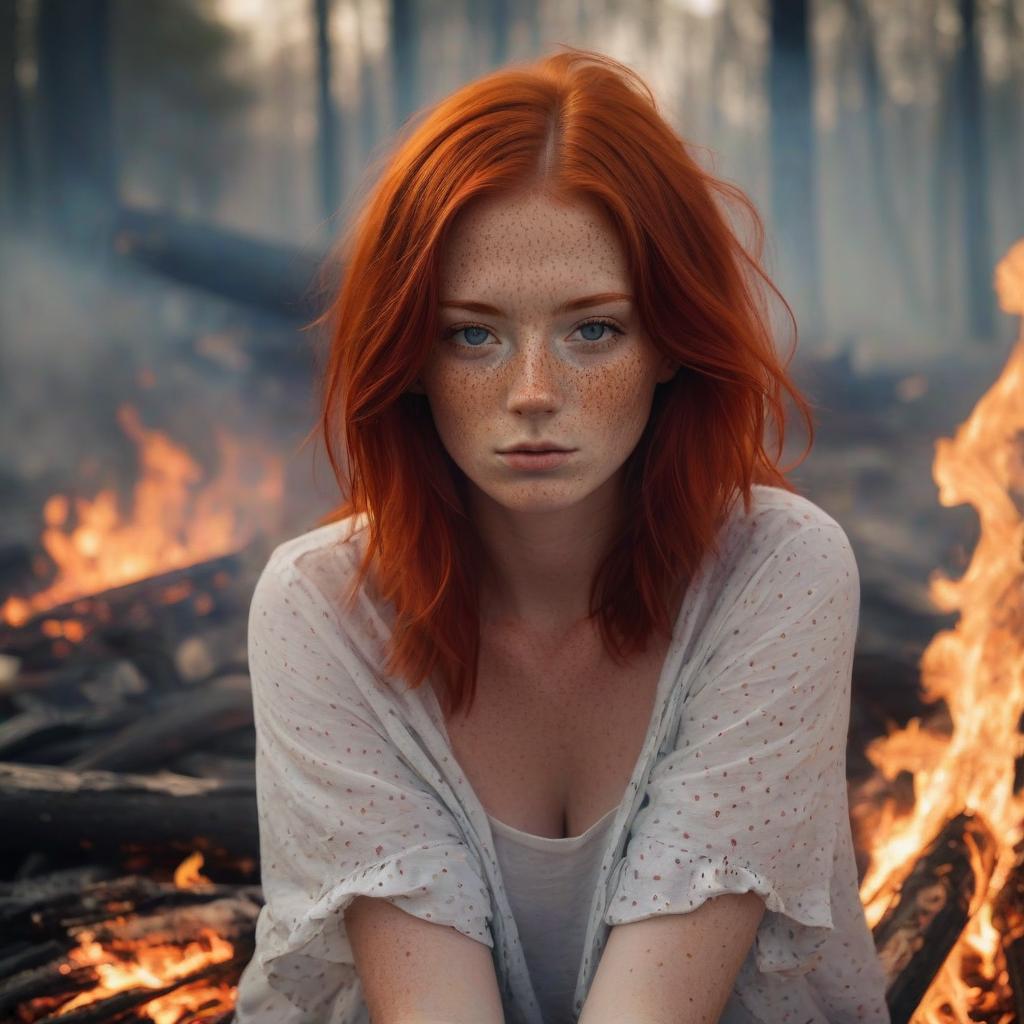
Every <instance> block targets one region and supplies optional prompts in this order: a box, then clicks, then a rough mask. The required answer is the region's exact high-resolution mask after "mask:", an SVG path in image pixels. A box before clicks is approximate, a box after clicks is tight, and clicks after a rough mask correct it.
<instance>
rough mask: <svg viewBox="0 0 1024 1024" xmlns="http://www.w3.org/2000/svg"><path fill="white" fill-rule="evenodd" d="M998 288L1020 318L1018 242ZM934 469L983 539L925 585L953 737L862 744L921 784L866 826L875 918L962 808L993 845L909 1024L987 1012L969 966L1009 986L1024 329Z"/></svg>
mask: <svg viewBox="0 0 1024 1024" xmlns="http://www.w3.org/2000/svg"><path fill="white" fill-rule="evenodd" d="M996 290H997V293H998V295H999V299H1000V304H1001V306H1002V308H1003V310H1004V311H1005V312H1008V313H1016V314H1024V241H1021V242H1018V243H1017V244H1016V245H1015V246H1014V247H1013V248H1012V249H1011V250H1010V252H1009V254H1008V255H1007V257H1006V258H1005V259H1004V260H1003V261H1001V263H1000V264H999V268H998V270H997V273H996ZM932 472H933V476H934V479H935V482H936V484H937V485H938V488H939V501H940V502H941V503H942V504H943V505H944V506H946V507H951V506H954V505H960V504H963V503H965V502H968V503H970V504H971V505H973V506H974V508H975V509H976V511H977V514H978V518H979V521H980V525H981V534H980V539H979V541H978V544H977V547H976V548H975V550H974V552H973V556H972V559H971V562H970V564H969V566H968V567H967V569H966V571H965V572H964V574H963V576H962V577H961V578H960V579H959V580H953V579H950V578H948V577H947V576H945V574H943V573H942V572H940V571H936V572H935V573H934V574H933V575H932V577H931V579H930V581H929V592H930V595H931V597H932V600H933V601H934V602H935V604H936V606H937V607H938V608H940V609H941V610H942V611H944V612H953V611H957V612H959V621H958V622H957V624H956V626H955V627H954V628H953V629H951V630H946V631H943V632H941V633H939V634H937V635H936V636H935V637H934V638H933V639H932V641H931V643H930V644H929V645H928V647H927V649H926V650H925V651H924V654H923V655H922V659H921V680H922V690H923V695H924V699H925V701H927V702H928V703H934V702H938V701H944V702H945V704H946V706H947V707H948V709H949V715H950V718H951V720H952V724H953V731H952V734H951V735H946V734H945V733H942V734H938V733H935V732H933V731H932V732H930V731H928V730H927V729H926V728H924V727H922V725H921V723H920V721H919V720H917V719H914V720H912V721H911V722H910V723H909V724H908V726H907V727H906V728H905V729H902V730H896V731H893V732H892V733H890V734H889V735H888V736H885V737H882V738H879V739H878V740H876V741H875V742H873V743H872V744H871V745H870V746H869V749H868V750H867V755H868V757H869V758H870V760H871V762H872V763H873V764H874V765H875V766H876V768H877V769H878V771H879V772H880V773H881V774H882V775H883V776H884V777H885V778H886V779H888V780H893V779H895V778H896V776H897V774H898V773H900V772H901V771H909V772H911V773H912V775H913V779H914V803H913V808H912V810H910V811H909V812H907V813H902V814H899V813H896V812H895V811H894V809H893V806H892V805H891V802H890V804H889V805H888V806H886V807H883V808H881V809H880V810H879V811H877V812H874V813H876V814H877V820H875V821H874V822H873V826H872V828H871V829H870V830H865V831H866V832H869V834H871V835H873V836H874V837H875V845H874V847H873V848H872V849H871V850H870V858H871V859H870V866H869V869H868V871H867V873H866V875H865V877H864V879H863V882H862V885H861V896H862V899H863V902H864V906H865V911H866V914H867V917H868V921H869V923H871V924H872V926H873V925H874V924H876V923H877V922H878V920H879V918H880V917H881V916H882V914H883V912H884V911H885V909H886V905H887V904H888V902H889V899H890V897H891V896H892V895H893V893H894V891H895V890H896V888H897V887H898V886H899V884H900V883H901V882H902V881H903V878H904V876H905V875H906V874H907V872H908V871H909V870H910V868H911V867H912V866H913V864H914V862H915V860H916V859H917V856H918V855H919V853H920V851H921V850H923V849H924V848H925V847H926V846H927V845H928V844H929V842H931V840H932V839H933V838H934V837H935V835H936V834H937V833H938V832H939V831H940V830H941V829H942V827H943V825H945V823H946V822H948V821H950V820H951V819H952V818H954V817H956V816H957V815H958V814H959V813H960V812H962V811H967V812H969V813H971V814H974V815H977V816H978V817H979V818H980V819H981V820H983V822H984V824H985V826H987V828H988V829H989V830H990V831H991V833H992V835H993V836H994V837H995V839H996V843H997V847H998V849H997V852H996V860H995V865H994V869H993V871H992V874H991V877H990V878H989V879H988V881H987V886H986V884H985V881H984V876H981V882H980V887H979V889H978V891H977V892H976V893H975V899H974V903H973V906H972V907H971V911H972V913H971V917H970V921H969V923H968V925H967V927H966V928H965V929H964V931H963V933H962V934H961V937H960V940H959V942H958V943H957V944H956V945H955V946H954V948H953V950H952V952H951V953H950V955H949V957H948V958H947V959H946V961H945V964H944V965H943V967H942V969H941V971H940V973H939V974H938V975H937V976H936V978H935V980H934V982H933V983H932V985H931V987H930V988H929V990H928V992H927V994H926V996H925V998H924V1000H923V1001H922V1002H921V1004H920V1005H919V1007H918V1009H917V1012H916V1013H915V1015H914V1017H913V1018H912V1020H913V1022H914V1024H949V1022H950V1021H957V1022H960V1021H964V1022H966V1021H969V1020H973V1019H977V1018H976V1017H974V1016H972V1015H971V1010H972V1009H974V1010H975V1011H977V1010H979V1009H981V1008H982V1006H981V1004H980V1003H979V1001H978V1000H979V998H980V997H981V995H982V993H981V991H980V990H979V989H978V988H976V987H974V986H972V985H970V984H969V983H968V982H967V981H966V980H965V976H967V975H968V974H970V975H971V976H973V977H975V978H977V977H978V976H979V975H980V976H982V977H984V978H985V979H987V981H988V982H989V990H990V997H991V990H994V989H999V988H1000V986H1003V987H1005V984H1006V977H1007V975H1006V971H1005V968H1004V964H1003V963H1002V962H1001V961H1002V960H1004V959H1005V958H1003V957H1002V954H1001V945H1000V934H999V931H998V930H997V929H996V927H995V926H994V925H993V923H992V909H993V901H994V899H995V896H996V895H997V894H998V893H999V891H1000V889H1001V888H1002V887H1003V885H1004V884H1005V883H1006V881H1007V879H1008V877H1009V876H1010V873H1011V871H1012V870H1013V867H1014V863H1015V861H1016V860H1017V859H1018V856H1019V853H1015V851H1014V845H1015V844H1017V843H1018V842H1020V840H1021V839H1022V838H1024V799H1022V797H1021V796H1019V795H1018V794H1017V793H1015V791H1014V789H1015V764H1014V761H1015V759H1016V758H1018V757H1020V756H1021V755H1024V736H1022V735H1021V733H1020V731H1019V729H1018V725H1019V723H1020V721H1021V715H1022V713H1024V329H1022V331H1021V337H1020V339H1019V340H1018V342H1017V344H1016V346H1015V348H1014V349H1013V351H1012V352H1011V354H1010V357H1009V359H1008V361H1007V363H1006V366H1005V368H1004V370H1003V372H1002V374H1001V375H1000V377H999V379H998V380H997V381H996V382H995V384H994V385H993V386H992V387H991V388H990V390H989V391H988V392H987V393H986V394H985V395H984V396H983V397H982V398H981V400H980V401H979V402H978V403H977V405H976V406H975V408H974V409H973V411H972V412H971V415H970V417H969V418H968V419H967V421H966V422H965V423H964V424H962V425H961V426H960V428H959V429H958V430H957V432H956V436H955V437H954V438H952V439H949V438H942V439H940V440H939V441H938V442H937V443H936V454H935V460H934V463H933V468H932ZM858 810H860V811H862V812H863V808H858ZM986 1005H991V1004H989V1003H987V1004H986ZM1001 1020H1009V1018H1002V1019H1001Z"/></svg>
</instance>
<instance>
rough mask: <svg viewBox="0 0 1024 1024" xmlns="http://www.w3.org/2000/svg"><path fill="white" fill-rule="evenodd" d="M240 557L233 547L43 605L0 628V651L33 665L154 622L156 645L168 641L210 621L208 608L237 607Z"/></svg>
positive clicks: (103, 646) (97, 648) (104, 644)
mask: <svg viewBox="0 0 1024 1024" xmlns="http://www.w3.org/2000/svg"><path fill="white" fill-rule="evenodd" d="M242 561H243V553H242V552H235V553H232V554H229V555H223V556H221V557H220V558H213V559H210V560H209V561H206V562H200V563H198V564H196V565H190V566H186V567H185V568H183V569H175V570H173V571H171V572H165V573H161V574H160V575H157V576H149V577H147V578H146V579H143V580H138V581H136V582H135V583H127V584H125V585H124V586H120V587H113V588H111V589H109V590H105V591H102V592H101V593H98V594H90V595H88V596H85V597H80V598H77V599H76V600H74V601H69V602H67V603H66V604H62V605H58V606H57V607H54V608H49V609H47V610H46V611H45V612H41V613H39V614H37V615H35V616H34V617H33V618H31V619H29V620H28V621H27V622H25V623H23V624H22V625H20V626H8V627H6V628H4V629H3V630H0V651H3V652H4V653H5V654H8V655H12V656H14V657H18V658H21V659H22V660H23V661H24V662H25V663H26V664H27V665H29V666H31V667H32V669H33V670H38V669H40V668H47V667H52V666H56V665H58V664H59V663H60V662H61V661H62V660H63V659H64V658H66V657H67V656H68V655H70V654H71V653H72V652H74V651H77V652H78V653H79V655H82V654H92V655H93V656H99V655H103V654H106V653H107V652H109V651H110V650H111V649H114V650H116V649H117V647H118V643H119V639H120V638H121V637H123V636H124V635H125V634H131V633H141V632H145V631H147V630H152V629H154V628H159V630H160V632H161V636H162V640H163V644H162V645H161V646H163V647H165V649H166V648H167V647H173V644H174V641H175V639H177V637H176V635H175V634H177V633H179V632H184V630H185V629H186V628H187V629H188V630H189V631H191V632H195V631H197V629H198V628H199V626H198V623H199V621H200V620H205V621H207V622H211V623H212V622H216V621H217V616H216V615H214V614H213V609H217V610H218V611H219V612H220V613H221V614H222V615H223V614H225V613H228V612H237V611H238V610H239V609H241V608H242V607H243V604H244V603H246V602H247V600H248V591H247V592H246V594H244V595H243V593H242V591H241V589H240V588H236V587H233V586H232V584H233V583H234V582H235V580H236V578H237V577H238V576H239V575H240V570H241V565H242ZM214 595H216V597H215V596H214Z"/></svg>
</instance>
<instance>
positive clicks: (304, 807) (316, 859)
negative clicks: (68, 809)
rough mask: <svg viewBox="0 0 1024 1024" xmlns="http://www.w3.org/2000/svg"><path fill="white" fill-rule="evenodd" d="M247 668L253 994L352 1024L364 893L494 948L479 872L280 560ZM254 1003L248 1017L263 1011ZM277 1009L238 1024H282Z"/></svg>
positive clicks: (259, 591)
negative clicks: (348, 1010)
mask: <svg viewBox="0 0 1024 1024" xmlns="http://www.w3.org/2000/svg"><path fill="white" fill-rule="evenodd" d="M249 669H250V674H251V677H252V692H253V707H254V718H255V728H256V737H257V752H256V782H257V798H258V808H259V830H260V859H261V871H262V882H263V895H264V900H265V905H264V907H263V909H262V911H261V915H260V920H259V922H258V925H257V932H256V937H257V938H256V950H255V954H254V956H253V960H252V962H251V963H250V965H249V967H248V968H247V969H246V974H245V976H243V985H242V988H243V989H244V988H245V984H246V983H249V984H250V987H251V990H252V992H253V993H255V992H257V991H259V990H262V991H264V992H265V991H266V989H267V987H268V986H269V988H270V989H273V990H275V991H276V993H279V994H283V995H284V996H285V997H287V1000H288V1001H289V1003H290V1004H292V1005H294V1006H295V1007H297V1008H300V1011H301V1013H297V1014H296V1016H295V1019H296V1020H303V1021H306V1020H316V1021H329V1020H330V1021H335V1020H347V1019H348V1017H347V1016H346V1015H345V1014H344V1013H341V1012H340V1010H339V1007H341V1006H342V1005H344V1006H350V1005H352V1002H351V1001H352V998H353V989H354V987H355V985H356V983H357V976H356V972H355V966H354V961H353V956H352V947H351V945H350V943H349V940H348V936H347V934H346V931H345V922H344V917H343V912H344V910H345V908H346V907H347V906H348V905H349V904H350V903H351V902H352V900H353V899H355V897H356V896H359V895H366V896H379V897H384V898H386V899H388V900H389V901H390V902H392V903H393V904H394V905H395V906H398V907H400V908H401V909H402V910H405V911H407V912H408V913H410V914H414V915H415V916H416V917H419V918H422V919H424V920H427V921H432V922H434V923H436V924H444V925H449V926H451V927H453V928H457V929H458V930H459V931H461V932H462V933H464V934H465V935H468V936H470V937H471V938H474V939H477V940H478V941H480V942H483V943H485V944H486V945H488V946H492V945H493V942H492V938H491V933H490V929H489V926H488V921H489V917H490V897H489V891H488V889H487V887H486V885H485V884H484V881H483V876H482V871H481V869H480V866H479V865H478V864H477V863H476V862H475V860H474V858H473V857H472V856H471V854H470V851H469V849H468V848H467V846H466V845H465V844H464V842H463V839H462V834H461V832H460V830H459V828H458V826H457V824H456V823H455V821H454V819H453V818H452V816H451V814H450V812H449V811H448V810H447V808H446V807H445V805H444V804H443V803H442V802H441V800H440V799H439V798H438V796H437V794H436V793H435V791H434V790H433V789H431V788H430V787H429V786H428V785H427V784H426V783H425V782H424V781H423V780H422V779H421V777H420V776H418V775H417V774H416V773H415V772H414V771H413V770H412V769H411V768H410V767H409V765H408V763H407V762H406V761H405V760H403V758H402V756H401V752H400V751H399V750H397V749H396V747H395V745H394V743H393V742H392V741H391V740H390V739H389V738H388V736H387V734H386V732H385V731H384V730H383V729H382V728H381V726H380V723H379V720H378V719H377V718H376V715H375V713H374V712H373V710H372V709H371V708H370V707H369V705H368V704H367V702H366V701H365V699H364V698H363V697H362V696H361V694H360V690H359V686H358V685H357V682H356V678H355V675H354V673H357V672H364V671H365V672H368V671H369V669H368V668H367V667H366V666H365V664H362V663H360V661H359V659H358V657H357V656H355V655H354V654H353V651H352V649H351V645H347V644H346V640H345V634H344V631H343V623H342V621H341V619H340V617H339V612H337V611H336V610H335V609H333V608H331V607H329V606H328V604H327V602H326V601H325V600H323V599H322V597H321V595H320V592H319V591H318V590H316V588H314V587H313V586H312V585H311V584H310V583H309V581H307V580H306V579H305V578H304V577H303V576H302V574H301V573H300V572H299V571H298V570H296V568H295V567H294V566H293V565H292V564H291V563H290V562H288V561H286V560H284V559H275V558H274V557H273V556H272V557H271V560H270V562H269V563H268V565H267V567H266V568H265V569H264V570H263V573H262V575H261V576H260V579H259V581H258V582H257V586H256V590H255V593H254V595H253V599H252V604H251V606H250V612H249ZM370 685H372V683H371V684H370ZM244 996H245V993H244V992H240V998H239V1006H240V1007H242V1006H243V1005H247V1004H249V1003H252V1002H254V1001H256V1000H251V999H250V1000H248V1001H247V1000H246V998H244ZM275 998H277V1002H278V1003H279V1002H280V1000H279V998H278V997H275ZM266 1006H267V1011H266V1015H265V1016H261V1015H259V1012H258V1011H248V1010H247V1011H245V1013H244V1014H242V1013H240V1015H239V1017H238V1020H239V1022H240V1024H249V1022H256V1021H259V1022H263V1021H266V1022H267V1024H269V1022H270V1021H271V1019H273V1020H274V1021H275V1024H279V1022H280V1019H281V1018H280V1017H279V1016H274V1012H275V1011H272V1010H271V1008H270V1006H271V1004H270V1003H269V1002H268V1003H266ZM276 1012H279V1011H276Z"/></svg>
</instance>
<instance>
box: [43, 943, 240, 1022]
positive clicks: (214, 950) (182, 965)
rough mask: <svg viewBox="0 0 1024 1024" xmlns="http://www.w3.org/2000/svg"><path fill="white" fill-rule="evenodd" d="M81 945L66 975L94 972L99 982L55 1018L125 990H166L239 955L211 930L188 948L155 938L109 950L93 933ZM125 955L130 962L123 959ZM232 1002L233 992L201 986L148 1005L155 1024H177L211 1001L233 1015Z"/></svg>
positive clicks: (71, 955) (71, 957) (70, 956)
mask: <svg viewBox="0 0 1024 1024" xmlns="http://www.w3.org/2000/svg"><path fill="white" fill-rule="evenodd" d="M78 942H79V945H78V947H77V948H75V949H73V950H71V951H70V953H69V954H68V958H67V964H66V965H64V966H63V967H62V970H63V971H64V973H68V972H70V971H71V970H73V969H75V968H78V967H86V966H89V967H94V968H95V969H96V973H97V976H98V981H97V983H96V985H95V986H94V987H93V988H91V989H89V991H88V992H81V993H79V994H78V995H77V996H75V997H74V998H73V999H70V1000H68V1002H66V1003H63V1004H62V1005H61V1007H60V1009H59V1010H58V1011H57V1014H56V1015H57V1016H63V1015H64V1014H65V1013H70V1012H71V1011H72V1010H75V1009H77V1008H78V1007H80V1006H88V1005H89V1004H90V1003H95V1002H97V1001H98V1000H100V999H107V998H109V997H110V996H112V995H115V994H116V993H118V992H123V991H125V990H126V989H138V988H164V987H166V986H167V985H169V984H171V983H172V982H173V981H174V980H175V978H185V977H188V975H190V974H192V973H194V972H195V971H198V970H201V969H202V968H203V967H207V966H209V965H210V964H218V963H223V962H224V961H225V960H230V959H231V957H232V956H233V955H234V952H235V950H234V946H232V944H231V943H230V942H228V941H227V940H226V939H222V938H221V937H220V936H219V935H218V934H217V933H216V932H215V931H214V930H213V929H212V928H201V929H199V936H198V937H197V938H194V939H192V940H191V941H189V942H187V943H186V944H185V945H184V946H180V945H177V944H175V943H171V942H166V941H161V940H160V937H159V936H156V935H154V936H147V937H146V938H145V939H134V940H132V941H131V942H130V943H129V942H114V943H110V944H109V945H106V946H105V945H104V944H102V943H100V942H97V941H96V938H95V935H94V933H92V932H89V931H83V932H80V933H79V936H78ZM126 955H127V956H130V957H131V959H124V958H125V956H126ZM234 997H235V987H234V986H231V985H224V984H220V985H209V984H206V983H204V982H198V983H196V984H194V985H183V986H182V987H181V988H178V989H175V990H174V991H173V992H168V993H167V994H165V995H161V996H157V997H156V998H154V999H152V1000H150V1001H149V1002H148V1003H145V1004H144V1005H145V1011H146V1014H147V1016H149V1017H150V1018H151V1019H152V1020H153V1021H154V1024H178V1021H180V1020H181V1018H182V1014H183V1013H185V1012H192V1011H194V1010H197V1009H199V1007H200V1006H203V1005H206V1006H209V1005H210V1001H211V1000H213V999H217V1000H222V1001H223V1007H221V1008H223V1009H225V1010H227V1009H230V1008H231V1007H232V1006H233V1005H234Z"/></svg>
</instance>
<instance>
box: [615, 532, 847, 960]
mask: <svg viewBox="0 0 1024 1024" xmlns="http://www.w3.org/2000/svg"><path fill="white" fill-rule="evenodd" d="M859 613H860V577H859V573H858V570H857V563H856V560H855V557H854V554H853V551H852V549H851V547H850V543H849V540H848V539H847V537H846V534H845V533H844V532H843V530H842V528H841V527H840V526H839V525H838V524H837V523H835V521H834V520H831V519H829V520H828V521H827V522H824V523H821V524H814V525H809V526H803V527H802V528H801V529H800V530H799V531H798V532H797V533H796V534H795V535H793V536H792V537H790V538H788V539H786V540H784V541H783V542H782V543H781V544H780V545H778V546H777V547H776V548H775V550H774V551H772V552H771V553H770V554H769V555H768V557H767V558H766V559H765V560H764V562H763V563H762V564H761V565H760V566H759V567H758V569H757V571H756V572H755V573H754V574H753V575H752V576H751V578H750V579H749V581H747V583H746V584H745V585H744V586H743V587H742V589H741V590H740V592H739V594H738V596H737V598H736V600H735V601H734V602H733V603H732V604H731V605H730V607H729V609H728V611H727V612H726V613H725V618H724V620H723V625H722V628H721V631H720V632H719V634H718V637H719V639H717V640H716V642H715V643H714V644H713V646H712V650H711V654H710V655H709V657H708V658H707V660H706V662H705V664H704V666H703V668H702V669H701V670H700V671H699V672H698V673H697V677H696V679H695V681H694V684H693V687H692V688H691V691H690V692H689V693H688V694H687V695H686V697H685V698H684V700H683V703H682V712H681V719H680V727H679V732H678V735H677V738H676V740H675V742H674V744H673V748H672V749H671V750H670V751H669V752H668V753H667V754H665V755H663V757H662V758H661V760H660V761H659V762H658V763H657V764H656V765H655V767H654V769H653V770H652V773H651V777H650V780H649V783H648V787H647V790H646V793H645V798H644V801H643V803H642V804H641V809H640V811H639V812H638V813H637V816H636V818H635V821H634V824H633V829H632V832H631V835H630V839H629V842H628V844H627V847H626V851H625V856H624V859H623V861H621V862H620V865H619V871H620V874H619V875H618V877H617V879H613V884H612V892H611V895H610V897H609V902H608V906H607V910H606V915H605V920H606V921H607V923H608V924H611V925H614V924H620V923H623V922H627V921H636V920H641V919H643V918H647V917H651V916H653V915H655V914H673V913H686V912H687V911H690V910H694V909H696V908H697V907H699V906H700V905H701V904H703V903H704V902H705V901H706V900H708V899H710V898H711V897H713V896H718V895H720V894H722V893H744V892H756V893H758V894H760V895H761V896H762V897H763V898H764V901H765V906H766V912H765V915H764V917H763V918H762V920H761V924H760V926H759V928H758V933H757V937H756V939H755V943H754V948H755V951H756V965H757V969H758V970H759V971H760V972H779V976H781V977H794V976H797V975H800V974H804V973H806V972H807V971H809V970H811V969H812V968H813V967H814V966H815V965H816V963H817V962H818V961H819V960H820V955H819V954H818V951H819V950H820V949H821V947H822V946H823V945H824V943H825V941H826V940H827V938H828V935H829V932H830V930H831V929H832V927H833V922H832V904H831V898H830V890H831V880H832V874H833V860H834V856H835V852H836V845H837V836H838V829H840V828H846V829H849V827H850V826H849V820H848V818H845V810H844V808H845V807H846V734H847V728H848V725H849V715H850V683H851V672H852V665H853V649H854V643H855V640H856V634H857V627H858V619H859Z"/></svg>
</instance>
